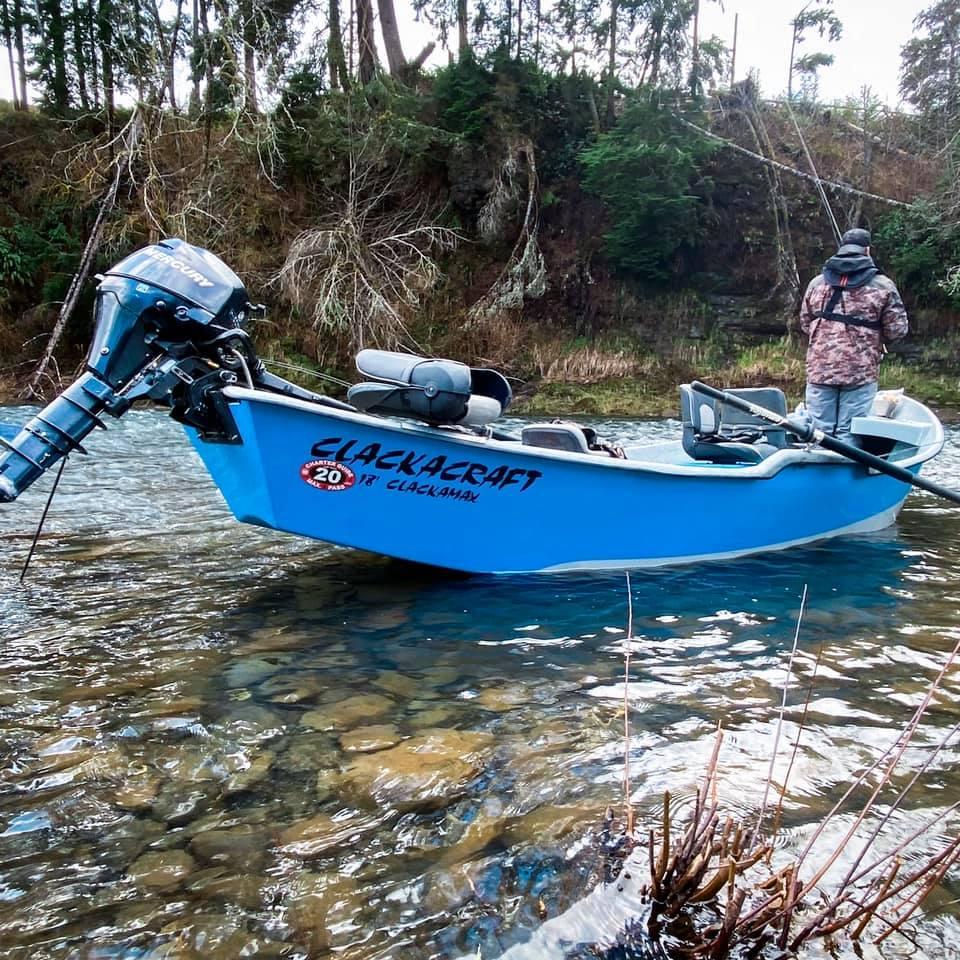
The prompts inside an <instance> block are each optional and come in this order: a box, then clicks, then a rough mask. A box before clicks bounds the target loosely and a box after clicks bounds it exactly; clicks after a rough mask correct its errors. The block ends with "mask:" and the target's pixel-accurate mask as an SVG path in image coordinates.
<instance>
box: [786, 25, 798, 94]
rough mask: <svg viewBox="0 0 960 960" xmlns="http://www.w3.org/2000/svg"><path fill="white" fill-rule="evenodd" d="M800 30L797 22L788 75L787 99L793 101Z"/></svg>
mask: <svg viewBox="0 0 960 960" xmlns="http://www.w3.org/2000/svg"><path fill="white" fill-rule="evenodd" d="M798 33H799V30H798V28H797V24H796V22H794V24H793V37H792V38H791V40H790V71H789V72H788V73H787V99H788V100H792V99H793V58H794V56H795V55H796V52H797V34H798Z"/></svg>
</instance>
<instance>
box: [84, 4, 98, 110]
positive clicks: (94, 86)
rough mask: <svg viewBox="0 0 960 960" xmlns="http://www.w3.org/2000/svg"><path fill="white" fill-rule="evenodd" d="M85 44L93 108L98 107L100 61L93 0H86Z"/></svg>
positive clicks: (95, 11)
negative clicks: (98, 58)
mask: <svg viewBox="0 0 960 960" xmlns="http://www.w3.org/2000/svg"><path fill="white" fill-rule="evenodd" d="M85 26H86V44H87V54H88V56H89V58H90V63H89V69H90V88H91V91H92V93H93V109H94V110H99V109H100V63H99V61H98V60H97V10H96V7H95V6H94V0H87V16H86V22H85Z"/></svg>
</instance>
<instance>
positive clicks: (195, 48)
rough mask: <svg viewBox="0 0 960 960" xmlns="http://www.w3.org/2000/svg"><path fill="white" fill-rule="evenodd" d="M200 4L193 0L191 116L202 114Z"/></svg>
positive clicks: (191, 23) (191, 18) (191, 27)
mask: <svg viewBox="0 0 960 960" xmlns="http://www.w3.org/2000/svg"><path fill="white" fill-rule="evenodd" d="M199 7H200V4H199V2H198V0H193V10H192V11H191V17H190V45H191V48H192V49H191V53H192V57H191V60H192V63H191V67H190V79H191V80H192V85H191V87H190V106H189V108H188V109H189V113H190V115H191V116H194V117H196V116H198V115H199V114H200V59H199V57H198V56H197V54H198V53H199V50H200V9H199Z"/></svg>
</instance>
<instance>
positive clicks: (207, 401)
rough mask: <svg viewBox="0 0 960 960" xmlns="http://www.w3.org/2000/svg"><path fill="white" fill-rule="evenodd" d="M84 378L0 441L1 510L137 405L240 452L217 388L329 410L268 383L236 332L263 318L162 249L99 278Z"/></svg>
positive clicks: (173, 249)
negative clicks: (262, 392)
mask: <svg viewBox="0 0 960 960" xmlns="http://www.w3.org/2000/svg"><path fill="white" fill-rule="evenodd" d="M98 280H99V281H100V283H99V286H98V288H97V294H96V303H95V308H94V332H93V342H92V344H91V346H90V351H89V353H88V355H87V360H86V365H85V369H84V372H83V373H82V374H81V375H80V377H79V378H78V379H77V380H76V381H75V382H74V383H72V384H71V385H70V386H69V387H68V388H67V389H66V390H64V392H63V393H61V394H60V396H58V397H57V398H56V399H55V400H54V401H52V402H51V403H50V404H48V405H47V406H46V407H45V408H44V409H43V410H42V411H41V412H40V413H39V414H37V415H36V416H35V417H34V418H33V419H32V420H30V422H29V423H27V425H26V426H25V427H24V428H23V429H22V430H21V431H20V432H19V433H18V434H17V435H16V436H15V437H14V438H13V439H12V440H8V439H5V438H4V437H2V436H0V502H9V501H11V500H14V499H15V498H16V497H17V496H18V495H19V494H21V493H22V492H23V491H24V490H26V489H27V487H29V486H30V484H32V483H33V482H34V481H35V480H36V479H37V478H38V477H39V476H40V475H41V474H43V473H44V471H46V470H48V469H49V468H50V467H51V466H53V465H54V464H55V463H56V462H57V461H58V460H60V459H61V458H62V457H65V456H66V455H67V454H68V453H71V452H72V451H73V450H80V451H81V452H85V451H84V450H83V447H82V446H81V442H82V441H83V439H84V437H86V436H87V434H88V433H90V431H91V430H93V429H94V428H95V427H98V426H99V427H104V422H103V419H102V415H103V414H104V413H106V414H109V415H110V416H113V417H120V416H122V415H123V414H124V413H125V412H126V411H127V410H129V409H130V406H131V405H132V404H133V402H134V401H135V400H138V399H141V398H145V397H146V398H150V399H154V400H161V401H165V402H166V403H168V404H169V405H170V406H171V407H172V411H171V412H172V416H173V417H174V419H176V420H179V421H180V422H182V423H187V424H190V425H192V426H194V427H196V428H197V429H198V430H199V431H200V432H201V434H202V435H203V436H204V438H205V439H207V440H211V441H219V442H224V443H239V442H240V439H239V436H238V434H237V431H236V429H235V426H234V423H233V418H232V416H231V414H230V411H229V409H228V407H227V403H226V400H225V399H224V397H223V394H222V392H221V391H222V388H223V387H224V386H227V385H229V384H232V383H237V382H238V380H239V379H240V378H241V377H242V378H243V380H244V382H245V383H246V385H247V386H250V387H254V386H257V387H259V388H262V389H266V390H270V391H273V392H277V393H283V394H286V395H288V396H294V397H298V398H299V399H302V400H310V401H314V402H320V403H329V404H332V405H335V406H344V405H343V404H340V403H339V402H338V401H336V400H331V399H329V398H326V397H322V396H319V395H317V394H314V393H311V392H309V391H307V390H303V389H301V388H299V387H296V386H294V385H293V384H291V383H288V382H287V381H286V380H283V379H282V378H280V377H277V376H274V375H273V374H270V373H268V372H267V371H266V370H265V369H264V367H263V364H262V362H261V361H260V360H259V358H258V357H257V355H256V353H255V351H254V349H253V345H252V344H251V342H250V337H249V335H248V334H247V333H246V331H245V330H243V329H242V326H243V324H244V322H245V321H246V320H247V318H248V317H250V316H251V315H254V314H256V313H260V312H262V310H263V308H262V307H259V306H254V305H253V304H251V303H250V301H249V299H248V297H247V292H246V290H245V289H244V286H243V283H242V281H241V280H240V278H239V277H238V276H237V275H236V274H235V273H234V272H233V271H232V270H230V268H229V267H227V265H226V264H225V263H223V261H222V260H220V259H219V258H218V257H215V256H214V255H213V254H211V253H210V252H209V251H207V250H203V249H201V248H200V247H194V246H191V245H190V244H188V243H185V242H184V241H183V240H176V239H171V240H163V241H161V242H160V243H157V244H153V245H152V246H149V247H144V248H143V249H142V250H138V251H137V252H136V253H133V254H131V255H130V256H128V257H127V258H126V259H124V260H121V261H120V263H118V264H117V265H116V266H115V267H113V268H112V269H110V270H108V271H107V272H106V274H104V275H103V276H100V277H98Z"/></svg>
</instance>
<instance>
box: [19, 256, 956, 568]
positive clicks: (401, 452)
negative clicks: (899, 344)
mask: <svg viewBox="0 0 960 960" xmlns="http://www.w3.org/2000/svg"><path fill="white" fill-rule="evenodd" d="M259 309H260V308H258V307H254V306H253V305H251V304H250V302H249V300H248V297H247V293H246V291H245V290H244V288H243V284H242V283H241V281H240V280H239V278H238V277H237V276H236V275H235V274H234V273H233V272H232V271H230V270H229V269H228V268H227V267H226V266H225V264H223V262H222V261H220V260H219V259H217V258H216V257H214V256H213V255H212V254H210V253H209V252H207V251H205V250H201V249H199V248H197V247H193V246H190V245H188V244H186V243H184V242H183V241H180V240H166V241H163V242H162V243H159V244H155V245H153V246H149V247H146V248H144V249H142V250H140V251H137V252H136V253H134V254H132V255H131V256H129V257H127V258H126V259H125V260H123V261H121V262H120V263H119V264H117V266H116V267H114V268H113V269H112V270H110V271H108V272H107V273H106V275H105V276H103V277H101V278H100V283H99V287H98V290H97V301H96V317H95V330H94V337H93V343H92V345H91V348H90V353H89V356H88V359H87V366H86V369H85V372H84V373H83V374H82V375H81V376H80V377H79V378H78V379H77V380H76V381H75V382H74V383H73V384H72V385H71V386H70V387H68V388H67V389H66V390H65V391H64V392H63V393H62V394H61V395H60V396H59V397H57V398H56V399H55V400H54V401H53V402H52V403H50V404H49V405H48V406H47V407H46V408H44V409H43V410H42V411H41V412H40V413H39V414H38V415H36V416H35V417H34V418H33V419H32V420H31V421H30V422H29V423H28V424H27V425H26V426H25V427H24V428H23V429H22V430H21V431H20V432H19V433H18V434H17V435H16V436H15V437H13V438H12V439H9V438H7V437H4V436H3V435H2V434H0V448H2V452H0V500H3V501H11V500H13V499H15V497H16V496H17V495H18V494H19V493H20V492H22V491H23V490H24V489H26V487H28V486H29V485H30V484H31V483H33V482H34V481H35V480H36V479H37V478H38V477H39V476H40V475H41V474H42V473H44V471H45V470H47V469H49V467H50V466H52V465H53V464H54V463H56V462H57V461H58V460H60V459H61V458H62V457H63V456H65V455H67V454H68V453H70V452H72V451H73V450H75V449H81V450H82V448H81V447H80V443H81V442H82V441H83V439H84V437H86V436H87V434H89V433H90V432H91V431H92V430H93V429H94V428H96V427H97V426H103V425H104V424H103V415H104V414H109V415H111V416H114V417H119V416H121V415H122V414H123V413H124V412H125V411H126V410H127V409H129V408H130V406H131V404H132V403H133V402H134V401H136V400H138V399H143V398H151V399H153V400H157V401H161V402H163V403H165V404H166V405H168V406H169V408H170V412H171V415H172V416H173V417H174V418H175V419H177V420H179V421H180V422H182V423H183V424H184V427H185V429H186V432H187V435H188V436H189V437H190V440H191V441H192V443H193V446H194V448H195V449H196V451H197V452H198V454H199V455H200V457H201V459H202V460H203V462H204V463H205V464H206V467H207V469H208V470H209V472H210V474H211V476H212V477H213V480H214V482H215V483H216V484H217V486H218V487H219V488H220V491H221V492H222V494H223V496H224V498H225V499H226V501H227V503H228V504H229V506H230V509H231V510H232V511H233V513H234V515H235V516H236V518H237V519H238V520H241V521H244V522H246V523H253V524H257V525H259V526H264V527H269V528H271V529H275V530H283V531H287V532H289V533H293V534H297V535H299V536H304V537H311V538H314V539H317V540H324V541H329V542H332V543H337V544H342V545H344V546H349V547H357V548H361V549H364V550H370V551H374V552H376V553H380V554H385V555H387V556H391V557H398V558H402V559H406V560H411V561H416V562H419V563H425V564H432V565H435V566H438V567H446V568H450V569H453V570H460V571H465V572H469V573H506V572H534V571H538V572H543V571H557V570H583V569H597V568H629V567H645V566H657V565H662V564H671V563H684V562H691V561H698V560H707V559H717V558H724V557H737V556H741V555H744V554H749V553H754V552H757V551H761V550H773V549H780V548H784V547H789V546H793V545H796V544H803V543H809V542H811V541H813V540H818V539H821V538H824V537H831V536H836V535H838V534H849V533H859V532H864V531H869V530H876V529H879V528H881V527H884V526H886V525H888V524H890V523H892V522H893V521H894V519H895V517H896V516H897V512H898V511H899V509H900V507H901V506H902V504H903V501H904V499H905V497H906V496H907V493H908V492H909V490H910V484H913V485H918V486H923V487H925V488H926V489H930V490H933V491H934V492H936V493H939V494H942V495H945V496H949V497H950V498H951V499H955V498H956V495H955V494H951V493H950V492H949V491H944V490H943V489H942V488H939V487H938V486H937V485H936V484H932V483H930V482H929V481H924V480H921V479H919V478H917V476H916V475H917V474H918V473H919V470H920V466H921V464H923V463H924V462H925V461H926V460H929V459H930V458H931V457H934V456H935V455H936V454H937V453H939V451H940V450H941V448H942V446H943V442H944V437H943V429H942V427H941V425H940V423H939V421H938V420H937V418H936V417H935V416H934V415H933V413H932V412H931V411H930V410H928V409H927V408H926V407H925V406H923V405H922V404H920V403H918V402H916V401H915V400H912V399H910V398H908V397H904V396H902V395H899V394H891V393H884V394H880V395H879V396H878V399H877V401H876V402H875V404H874V408H873V412H872V413H871V415H870V416H866V417H860V418H858V419H856V420H855V421H854V424H853V431H854V434H855V435H856V437H857V441H858V443H857V446H856V447H854V446H851V445H848V444H844V443H842V442H840V441H837V440H835V439H834V438H829V437H827V438H825V437H823V435H822V434H820V433H819V432H818V431H816V430H814V429H813V428H812V427H811V426H810V425H809V424H808V423H806V422H804V421H803V420H802V419H798V418H791V417H788V416H787V409H786V402H785V399H784V396H783V393H782V392H781V391H780V390H778V389H775V388H754V389H748V390H740V391H730V392H727V393H723V392H720V391H716V390H714V389H713V388H711V387H708V386H706V385H704V384H699V383H694V384H687V385H683V386H682V387H681V388H680V400H681V411H682V420H683V425H682V436H681V437H679V438H678V439H677V440H676V441H675V442H670V443H657V444H653V445H648V446H639V447H630V448H627V449H626V450H621V449H619V448H617V447H614V446H611V445H609V444H606V443H603V442H602V441H600V440H599V439H598V438H597V437H596V435H595V434H594V433H593V431H592V430H590V429H589V428H585V427H581V426H579V425H577V424H573V423H545V424H530V425H528V426H525V427H523V428H522V430H521V431H520V433H519V434H518V435H516V436H513V435H507V434H503V433H500V432H498V431H496V430H495V429H493V428H492V427H491V424H492V423H493V421H494V420H496V419H497V418H498V417H500V416H501V414H502V413H503V411H504V410H505V409H506V408H507V406H508V405H509V403H510V399H511V393H510V387H509V385H508V384H507V381H506V380H505V379H504V378H503V377H502V376H501V375H500V374H498V373H496V372H494V371H491V370H483V369H477V368H470V367H467V366H466V365H464V364H461V363H457V362H454V361H450V360H433V359H426V358H422V357H414V356H408V355H406V354H397V353H389V352H386V351H378V350H365V351H362V352H361V353H360V355H359V356H358V358H357V366H358V369H359V371H360V373H361V375H362V376H363V378H364V381H363V382H361V383H359V384H357V385H355V386H354V387H352V388H351V389H350V391H349V393H348V400H349V402H348V403H342V402H340V401H337V400H333V399H331V398H327V397H324V396H321V395H318V394H315V393H312V392H310V391H308V390H305V389H303V388H301V387H298V386H295V385H294V384H291V383H289V382H287V381H286V380H283V379H281V378H280V377H277V376H275V375H273V374H271V373H269V372H267V371H266V369H265V368H264V366H263V363H262V362H261V361H260V359H259V358H258V357H257V355H256V353H255V351H254V349H253V346H252V344H251V341H250V338H249V336H248V334H247V333H246V332H245V331H244V330H243V327H242V325H243V324H244V323H245V321H246V320H247V319H248V318H249V317H250V316H251V315H253V314H255V313H256V312H257V311H258V310H259ZM851 457H853V458H855V459H851Z"/></svg>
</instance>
